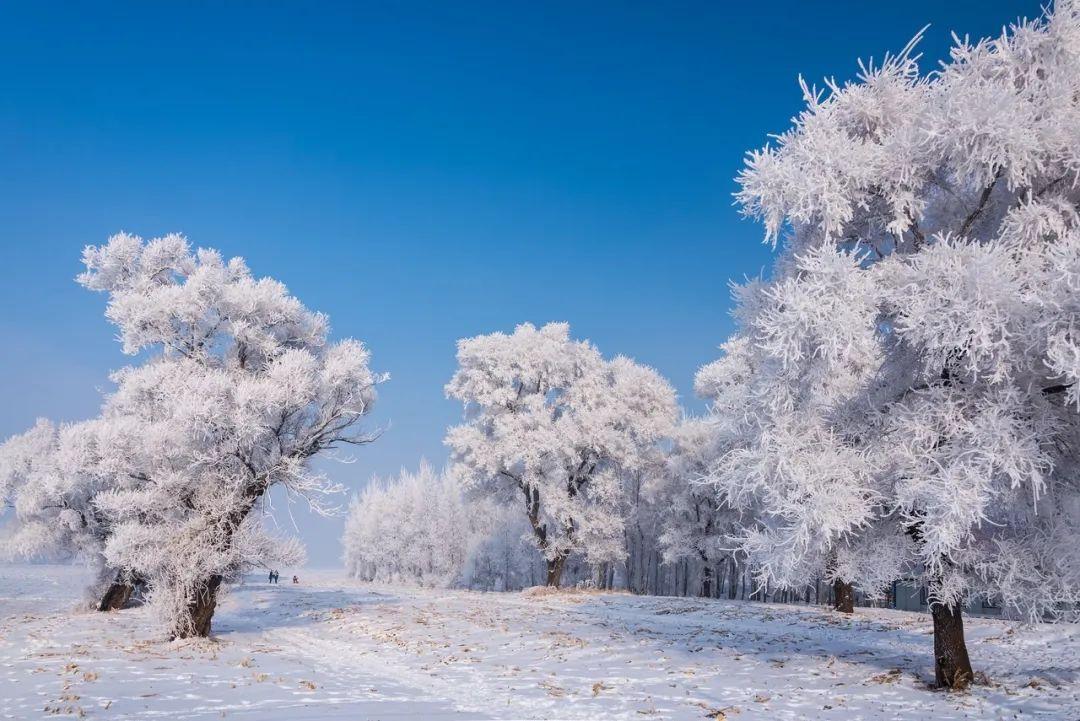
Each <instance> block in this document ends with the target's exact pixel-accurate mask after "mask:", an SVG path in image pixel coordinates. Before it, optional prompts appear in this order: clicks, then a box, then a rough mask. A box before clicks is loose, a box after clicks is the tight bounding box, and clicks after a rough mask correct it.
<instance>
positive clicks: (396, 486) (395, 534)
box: [342, 461, 536, 590]
mask: <svg viewBox="0 0 1080 721" xmlns="http://www.w3.org/2000/svg"><path fill="white" fill-rule="evenodd" d="M516 518H517V517H516V516H515V519H516ZM508 526H512V530H511V531H510V533H509V537H507V534H506V530H507V527H508ZM523 531H524V529H523V528H522V524H521V523H513V524H510V523H508V519H507V514H506V513H505V512H504V511H503V510H502V509H500V508H498V507H496V506H495V505H494V504H493V503H491V502H490V501H489V500H487V499H476V500H473V499H467V498H465V497H464V494H463V493H462V490H461V486H460V484H459V483H458V482H457V480H456V479H455V478H453V477H452V476H451V475H450V474H448V473H447V472H446V471H442V472H437V471H435V470H434V469H433V468H432V467H431V466H430V465H429V464H428V463H427V462H426V461H421V462H420V467H419V469H418V470H417V471H416V472H411V471H408V470H402V471H401V473H400V474H399V475H398V476H396V477H394V478H391V479H388V480H382V479H379V478H374V479H372V481H371V482H370V483H369V484H368V485H367V486H366V487H365V488H364V490H363V491H361V492H360V493H359V494H358V495H357V496H356V497H355V498H354V499H353V502H352V504H351V505H350V508H349V516H348V519H347V521H346V523H345V534H344V537H343V538H342V544H343V546H344V549H345V565H346V569H347V570H348V572H349V573H350V574H351V575H352V576H354V577H356V578H360V579H362V580H366V581H381V582H389V583H406V584H415V585H420V586H429V587H436V588H444V587H448V586H457V585H463V586H469V587H473V588H492V589H494V588H499V589H500V590H504V589H506V588H513V587H521V586H522V585H524V584H522V583H521V579H522V578H523V577H524V576H525V575H527V572H528V570H529V569H528V566H529V565H531V564H532V563H534V562H535V560H536V554H535V552H533V553H532V554H531V556H526V555H525V554H523V553H521V552H520V550H519V549H520V547H521V545H522V544H521V538H520V537H521V536H522V532H523ZM500 546H505V548H501V547H500Z"/></svg>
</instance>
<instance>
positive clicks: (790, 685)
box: [0, 566, 1080, 721]
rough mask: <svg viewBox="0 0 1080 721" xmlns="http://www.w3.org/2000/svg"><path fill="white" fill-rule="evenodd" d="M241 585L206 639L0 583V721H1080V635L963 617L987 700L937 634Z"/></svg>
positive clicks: (687, 611)
mask: <svg viewBox="0 0 1080 721" xmlns="http://www.w3.org/2000/svg"><path fill="white" fill-rule="evenodd" d="M303 580H304V584H302V585H299V586H293V585H291V584H282V585H280V586H269V585H267V584H265V583H262V582H253V583H249V584H246V585H244V586H240V587H237V588H235V589H233V591H232V592H231V593H230V594H229V596H228V597H227V598H226V599H225V600H224V602H223V603H222V608H221V610H220V612H219V615H218V618H217V619H216V621H215V634H216V635H217V639H216V641H214V642H206V641H202V642H174V643H166V642H163V641H161V640H160V637H159V636H158V635H157V633H156V631H155V627H154V625H153V620H152V619H151V618H150V617H149V615H148V614H147V613H146V611H145V610H144V609H134V610H128V611H124V612H121V613H115V614H108V615H105V614H97V613H90V612H74V611H73V610H72V609H73V608H74V607H75V606H76V605H77V600H78V595H79V591H80V584H81V581H82V577H81V574H80V573H79V572H78V571H77V570H75V569H71V568H66V567H57V566H4V567H0V718H15V719H36V718H41V717H42V716H43V715H45V714H46V713H50V712H52V713H58V714H75V715H77V714H79V713H83V714H85V715H86V716H87V717H92V718H107V719H159V718H160V719H202V718H221V717H223V716H224V717H225V718H248V719H267V720H273V719H290V720H294V719H295V720H300V721H302V720H303V719H401V718H418V719H419V718H423V719H458V718H497V719H515V718H542V719H552V718H567V719H570V718H574V719H595V718H603V719H645V718H656V719H669V718H670V719H703V718H714V719H725V718H726V719H728V720H729V721H730V720H733V719H737V720H738V721H752V720H754V719H770V720H771V719H803V718H807V719H845V720H850V719H899V718H902V719H908V720H911V721H915V720H917V719H923V718H933V719H935V720H938V721H949V720H951V719H999V718H1001V719H1013V718H1021V719H1023V718H1036V719H1068V720H1072V721H1076V720H1077V719H1080V629H1078V627H1077V626H1076V625H1058V626H1043V627H1039V628H1024V627H1021V626H1018V625H1015V624H1011V623H1007V622H1003V621H994V620H987V619H970V620H968V621H967V626H968V638H969V644H970V649H971V654H972V660H973V663H974V664H975V665H976V667H977V668H978V669H980V670H983V671H985V672H986V673H987V674H988V675H989V676H990V679H991V682H992V683H991V685H989V686H981V687H977V688H975V689H974V690H973V691H972V692H970V693H965V694H949V693H942V692H936V691H931V690H929V689H927V688H926V680H927V679H932V676H933V669H932V667H931V665H930V664H931V658H930V653H931V649H932V637H931V636H930V620H929V618H928V617H927V616H924V615H922V614H913V613H905V612H896V611H886V610H876V609H875V610H870V609H859V610H858V612H857V614H856V616H855V618H854V619H852V620H848V619H843V618H841V617H838V616H837V615H835V614H833V613H830V612H827V611H823V610H819V609H815V608H803V607H793V606H783V605H777V604H768V605H766V604H756V603H742V602H727V601H703V600H699V599H673V598H650V597H638V596H629V595H625V594H573V593H571V594H558V595H544V594H541V595H530V594H517V593H513V594H482V593H472V592H465V591H422V590H413V589H399V588H386V587H379V588H372V587H370V586H361V585H357V584H354V583H352V582H351V581H348V580H345V579H343V578H342V576H341V575H340V574H336V573H322V574H310V573H309V574H305V575H304V577H303Z"/></svg>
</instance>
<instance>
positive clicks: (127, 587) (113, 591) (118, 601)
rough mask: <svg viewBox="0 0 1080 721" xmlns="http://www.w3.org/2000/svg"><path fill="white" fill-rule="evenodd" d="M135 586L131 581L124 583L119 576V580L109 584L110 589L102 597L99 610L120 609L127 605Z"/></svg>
mask: <svg viewBox="0 0 1080 721" xmlns="http://www.w3.org/2000/svg"><path fill="white" fill-rule="evenodd" d="M134 590H135V589H134V587H133V586H132V585H131V584H129V583H124V582H123V581H121V580H120V577H119V576H117V580H115V581H113V582H112V584H110V585H109V588H108V590H106V591H105V595H104V596H102V597H101V603H99V604H98V610H99V611H103V612H104V611H119V610H120V609H121V608H123V607H124V606H126V605H127V602H128V601H129V600H130V599H131V593H132V591H134Z"/></svg>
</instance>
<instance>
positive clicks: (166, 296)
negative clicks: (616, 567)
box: [60, 234, 380, 636]
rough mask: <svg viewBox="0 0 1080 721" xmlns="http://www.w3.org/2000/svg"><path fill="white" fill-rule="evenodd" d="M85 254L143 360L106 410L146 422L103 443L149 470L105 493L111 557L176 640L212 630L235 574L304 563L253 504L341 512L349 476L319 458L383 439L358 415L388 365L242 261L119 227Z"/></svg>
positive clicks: (124, 461)
mask: <svg viewBox="0 0 1080 721" xmlns="http://www.w3.org/2000/svg"><path fill="white" fill-rule="evenodd" d="M83 261H84V263H85V265H86V271H85V272H84V273H83V274H82V275H80V276H79V282H80V283H82V284H83V285H84V286H86V287H87V288H89V289H92V290H98V291H104V292H106V293H108V294H109V303H108V309H107V312H106V315H107V317H108V318H109V320H110V321H112V322H113V323H114V324H115V325H116V327H117V329H118V333H119V339H120V341H121V342H122V344H123V348H124V351H125V352H126V353H128V354H132V355H136V354H140V355H142V356H143V357H144V358H145V362H143V363H142V365H139V366H135V367H128V368H125V369H123V370H121V371H119V372H117V373H115V374H114V375H113V380H114V382H115V383H116V389H115V391H114V392H113V393H112V394H111V395H109V396H108V398H107V399H106V401H105V404H104V407H103V410H102V415H101V419H100V421H99V423H100V424H102V425H104V426H106V427H125V428H128V429H134V430H133V431H132V432H131V433H129V434H125V435H124V437H123V442H100V439H99V444H98V448H97V452H98V453H99V454H100V456H101V459H102V460H101V462H102V464H103V465H104V466H105V467H109V468H115V469H122V470H123V473H124V474H125V475H126V476H128V477H131V478H135V479H138V483H137V484H136V485H133V486H124V485H115V484H114V485H113V486H111V487H110V488H107V489H105V490H104V491H102V492H99V493H97V494H96V495H95V497H94V508H95V509H96V511H97V512H99V513H101V514H102V515H103V516H104V517H105V518H106V519H107V522H108V524H109V525H110V526H111V530H110V533H109V535H108V537H107V539H106V541H105V546H104V550H103V553H104V557H105V561H106V563H107V564H108V565H109V566H111V567H114V568H121V569H127V570H130V571H131V572H133V573H136V574H138V575H140V576H141V577H142V578H145V579H146V581H147V582H148V584H149V587H150V598H151V600H152V601H153V602H154V605H155V606H156V607H157V608H158V609H159V611H160V612H161V613H162V615H163V618H164V620H165V622H166V624H167V626H168V629H169V631H170V633H171V634H172V635H173V636H191V635H203V636H205V635H208V634H209V633H210V624H211V619H212V617H213V612H214V608H215V605H216V600H217V595H218V590H219V588H220V586H221V584H222V582H223V581H224V580H226V579H228V578H229V577H230V576H232V575H235V574H237V573H238V572H240V570H242V569H243V568H244V567H246V566H248V565H250V564H253V563H261V562H270V561H277V562H282V563H285V562H289V561H295V560H296V559H297V554H298V549H297V546H296V544H295V542H292V541H288V540H281V539H277V538H275V537H273V536H271V535H269V534H268V532H267V531H266V530H265V528H264V525H263V524H262V523H261V522H260V519H259V517H258V514H255V513H253V512H254V511H256V509H258V508H259V506H260V504H261V503H262V502H263V499H264V498H265V495H266V493H267V491H268V490H269V489H270V488H271V487H272V486H274V485H281V486H284V487H285V489H286V490H287V491H288V492H290V493H294V494H298V495H300V496H302V497H304V498H306V499H307V500H308V501H309V502H310V504H311V505H312V507H313V508H314V509H315V510H316V511H321V512H325V511H327V510H329V508H330V506H329V505H328V503H327V502H326V500H325V499H326V496H327V494H330V493H333V492H335V491H337V490H339V487H338V486H336V485H335V484H332V483H330V482H328V481H327V480H326V479H325V478H324V477H322V476H321V475H319V474H317V473H314V472H313V471H312V470H311V469H310V468H309V460H310V459H311V458H312V457H313V456H315V455H316V454H318V453H320V452H322V451H325V450H327V449H333V448H339V447H341V446H343V445H351V444H361V443H366V442H368V441H369V440H371V436H368V435H364V434H362V433H360V432H359V431H358V430H357V421H358V420H359V419H360V418H361V417H362V416H364V415H365V414H366V413H368V412H369V410H370V409H371V406H372V403H373V401H374V399H375V384H376V383H377V382H378V381H379V380H380V377H378V376H376V375H374V374H373V373H372V372H371V370H370V368H369V367H368V359H369V354H368V351H367V349H365V348H364V346H363V345H362V344H360V343H359V342H357V341H354V340H345V341H341V342H338V343H333V344H331V343H329V342H328V341H327V333H328V328H327V320H326V317H325V316H323V315H321V314H319V313H314V312H312V311H309V310H308V309H306V308H305V307H304V306H303V305H302V304H301V303H300V301H298V300H297V299H296V298H294V297H293V296H291V295H289V294H288V292H287V291H286V289H285V287H284V286H283V285H282V284H280V283H278V282H277V281H274V280H270V279H261V280H259V279H255V278H253V277H252V276H251V274H250V272H249V271H248V269H247V267H246V266H245V265H244V262H243V261H242V260H240V259H239V258H234V259H232V260H230V261H228V262H226V261H224V260H223V259H222V258H221V256H220V255H219V254H218V253H217V252H216V251H212V250H199V251H197V252H192V251H191V250H190V248H189V246H188V243H187V241H186V240H185V239H184V238H183V237H181V236H178V235H169V236H165V237H163V238H157V239H154V240H151V241H148V242H144V241H143V240H142V239H140V238H138V237H135V236H131V235H127V234H119V235H116V236H113V237H112V238H110V240H109V242H108V243H107V244H106V245H103V246H100V247H93V246H90V247H87V248H86V250H85V251H84V254H83ZM70 470H71V469H70V468H68V467H65V466H64V465H63V464H61V468H60V473H61V474H66V473H68V472H69V471H70Z"/></svg>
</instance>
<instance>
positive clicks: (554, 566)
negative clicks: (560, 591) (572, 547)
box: [547, 551, 570, 588]
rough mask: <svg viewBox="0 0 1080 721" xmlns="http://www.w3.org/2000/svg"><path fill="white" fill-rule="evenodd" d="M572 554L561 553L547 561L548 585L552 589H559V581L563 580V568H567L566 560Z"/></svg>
mask: <svg viewBox="0 0 1080 721" xmlns="http://www.w3.org/2000/svg"><path fill="white" fill-rule="evenodd" d="M569 555H570V554H569V553H567V552H566V551H560V552H559V553H558V554H556V556H555V558H549V559H548V560H547V585H548V586H550V587H552V588H558V587H559V581H560V580H562V573H563V568H564V567H565V566H566V559H567V557H568V556H569Z"/></svg>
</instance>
